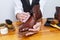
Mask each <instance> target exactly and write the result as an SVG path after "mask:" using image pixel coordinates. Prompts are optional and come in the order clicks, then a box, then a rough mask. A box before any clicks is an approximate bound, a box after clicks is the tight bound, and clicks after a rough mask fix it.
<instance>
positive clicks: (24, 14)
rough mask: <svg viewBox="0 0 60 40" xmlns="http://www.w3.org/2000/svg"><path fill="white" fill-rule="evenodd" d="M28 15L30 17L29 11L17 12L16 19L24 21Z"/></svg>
mask: <svg viewBox="0 0 60 40" xmlns="http://www.w3.org/2000/svg"><path fill="white" fill-rule="evenodd" d="M29 17H30V13H29V12H27V13H25V12H23V13H18V14H17V19H18V20H19V21H21V22H24V23H25V22H26V21H27V20H28V19H29Z"/></svg>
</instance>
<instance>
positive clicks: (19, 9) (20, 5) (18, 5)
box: [15, 0, 23, 15]
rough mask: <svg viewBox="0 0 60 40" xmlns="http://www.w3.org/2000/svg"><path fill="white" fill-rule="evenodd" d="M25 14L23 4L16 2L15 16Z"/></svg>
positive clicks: (17, 0)
mask: <svg viewBox="0 0 60 40" xmlns="http://www.w3.org/2000/svg"><path fill="white" fill-rule="evenodd" d="M22 12H23V7H22V3H21V1H20V0H16V1H15V15H16V14H17V13H22Z"/></svg>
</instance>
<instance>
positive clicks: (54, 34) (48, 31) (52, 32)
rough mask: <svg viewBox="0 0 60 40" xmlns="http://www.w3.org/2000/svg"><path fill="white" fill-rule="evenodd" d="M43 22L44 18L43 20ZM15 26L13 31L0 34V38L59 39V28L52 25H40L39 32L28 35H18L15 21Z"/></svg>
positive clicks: (1, 39) (7, 39) (22, 39)
mask: <svg viewBox="0 0 60 40" xmlns="http://www.w3.org/2000/svg"><path fill="white" fill-rule="evenodd" d="M43 21H44V22H45V19H44V20H43ZM14 25H15V27H16V31H15V32H9V33H8V34H7V35H1V34H0V40H60V30H58V29H56V28H52V27H46V26H43V25H42V26H41V30H40V31H39V33H37V34H35V35H32V36H30V37H23V38H21V37H19V36H18V28H19V27H17V26H16V23H14Z"/></svg>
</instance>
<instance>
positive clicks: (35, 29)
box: [29, 22, 41, 32]
mask: <svg viewBox="0 0 60 40" xmlns="http://www.w3.org/2000/svg"><path fill="white" fill-rule="evenodd" d="M40 27H41V22H37V23H36V24H35V25H34V26H33V29H29V31H33V32H34V31H35V32H38V31H39V30H40Z"/></svg>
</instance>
